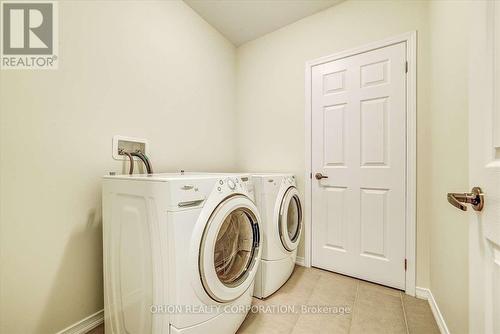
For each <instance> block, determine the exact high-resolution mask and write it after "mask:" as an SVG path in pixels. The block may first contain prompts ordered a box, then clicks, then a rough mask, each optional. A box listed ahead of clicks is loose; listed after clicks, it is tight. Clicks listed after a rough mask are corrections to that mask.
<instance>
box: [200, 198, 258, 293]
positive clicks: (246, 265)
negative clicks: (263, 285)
mask: <svg viewBox="0 0 500 334" xmlns="http://www.w3.org/2000/svg"><path fill="white" fill-rule="evenodd" d="M260 239H261V238H260V229H259V215H258V212H257V208H256V207H255V205H254V204H253V202H252V201H251V200H250V199H249V198H248V197H246V196H242V195H236V196H232V197H229V198H227V199H226V200H224V201H223V202H222V203H220V204H219V205H218V206H217V208H216V209H215V210H214V212H213V213H212V215H211V216H210V219H209V221H208V223H207V225H206V227H205V231H204V233H203V237H202V241H201V247H200V251H201V252H200V257H199V259H200V261H199V269H200V276H201V279H202V283H203V287H204V289H205V291H206V292H207V293H208V294H209V295H210V297H211V298H212V299H214V300H216V301H218V302H228V301H232V300H234V299H236V298H238V297H239V296H241V295H242V294H243V293H244V292H245V291H246V290H247V289H248V288H249V287H250V285H251V284H252V283H253V280H254V277H255V272H256V270H257V266H258V261H259V260H260Z"/></svg>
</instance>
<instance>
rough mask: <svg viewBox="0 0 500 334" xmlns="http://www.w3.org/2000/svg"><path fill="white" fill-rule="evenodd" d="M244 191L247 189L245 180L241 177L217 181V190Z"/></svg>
mask: <svg viewBox="0 0 500 334" xmlns="http://www.w3.org/2000/svg"><path fill="white" fill-rule="evenodd" d="M227 190H229V191H231V192H233V191H244V190H247V189H246V187H245V184H244V182H243V181H242V180H241V178H239V177H227V178H224V179H220V180H219V181H218V182H217V191H218V192H223V191H227Z"/></svg>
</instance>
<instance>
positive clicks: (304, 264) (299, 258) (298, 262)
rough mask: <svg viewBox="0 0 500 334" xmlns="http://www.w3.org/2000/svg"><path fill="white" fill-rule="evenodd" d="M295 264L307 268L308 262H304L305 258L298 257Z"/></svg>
mask: <svg viewBox="0 0 500 334" xmlns="http://www.w3.org/2000/svg"><path fill="white" fill-rule="evenodd" d="M295 264H296V265H298V266H302V267H305V266H306V262H305V261H304V258H303V257H302V256H297V257H296V258H295Z"/></svg>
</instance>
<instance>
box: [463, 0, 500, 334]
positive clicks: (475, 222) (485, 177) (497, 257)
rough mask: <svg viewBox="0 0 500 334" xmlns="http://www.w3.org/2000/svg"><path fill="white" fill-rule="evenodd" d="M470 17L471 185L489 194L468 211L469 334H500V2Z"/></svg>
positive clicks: (474, 6) (474, 9)
mask: <svg viewBox="0 0 500 334" xmlns="http://www.w3.org/2000/svg"><path fill="white" fill-rule="evenodd" d="M469 13H470V15H471V17H470V20H469V22H470V25H471V35H470V36H471V38H470V43H471V45H470V46H471V49H470V50H471V55H470V63H469V80H470V84H469V160H470V161H469V167H470V168H469V173H470V178H469V181H470V186H471V187H472V186H479V187H481V188H482V190H483V192H484V194H485V205H484V208H483V210H482V211H480V212H477V211H474V210H471V209H470V207H469V211H470V213H469V214H470V223H469V224H470V225H469V301H470V304H469V308H470V311H469V313H470V317H469V326H470V328H469V333H485V334H493V333H500V2H497V1H488V2H486V1H475V2H472V3H471V8H470V11H469ZM468 190H469V189H467V190H465V189H464V191H468ZM464 261H465V259H464Z"/></svg>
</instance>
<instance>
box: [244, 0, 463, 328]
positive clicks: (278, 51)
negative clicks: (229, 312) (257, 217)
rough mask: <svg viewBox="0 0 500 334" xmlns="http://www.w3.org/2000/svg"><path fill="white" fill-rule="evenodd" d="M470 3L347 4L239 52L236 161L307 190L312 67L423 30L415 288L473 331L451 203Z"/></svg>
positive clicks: (453, 322) (456, 183) (459, 227)
mask: <svg viewBox="0 0 500 334" xmlns="http://www.w3.org/2000/svg"><path fill="white" fill-rule="evenodd" d="M465 6H466V5H465V4H464V3H463V2H460V1H458V2H457V1H346V2H343V3H341V4H340V5H337V6H335V7H332V8H330V9H328V10H325V11H323V12H320V13H318V14H316V15H313V16H310V17H307V18H305V19H303V20H301V21H298V22H296V23H294V24H291V25H289V26H287V27H284V28H282V29H280V30H278V31H276V32H273V33H270V34H268V35H266V36H263V37H261V38H259V39H257V40H254V41H251V42H249V43H246V44H244V45H242V46H241V47H239V48H238V49H237V99H236V105H237V108H236V110H237V123H238V130H239V132H238V134H239V137H238V138H239V141H238V148H239V150H238V153H239V155H238V157H237V158H238V164H239V166H240V168H241V169H246V170H255V171H265V170H269V171H273V170H275V171H280V170H281V171H283V170H288V171H292V172H294V173H295V174H297V175H298V176H299V185H300V188H301V190H302V191H303V189H304V179H303V177H304V172H305V159H304V64H305V62H306V61H307V60H311V59H315V58H318V57H321V56H325V55H329V54H333V53H335V52H339V51H342V50H346V49H349V48H353V47H357V46H360V45H363V44H366V43H369V42H373V41H377V40H381V39H384V38H387V37H391V36H394V35H397V34H400V33H404V32H408V31H413V30H417V32H418V55H417V57H418V61H417V62H418V73H417V77H418V85H417V86H418V87H417V91H418V98H417V104H418V111H417V146H418V147H417V160H418V161H417V286H419V287H425V288H430V289H431V291H432V292H433V293H434V296H435V297H436V300H437V303H438V305H439V307H440V309H441V311H442V313H443V315H444V318H445V321H446V323H447V324H448V326H449V328H450V329H451V331H452V332H453V333H462V332H466V331H467V328H468V327H467V323H468V321H467V319H468V313H467V312H468V298H467V295H468V292H467V291H468V278H467V277H468V265H467V263H468V262H467V257H468V243H467V236H468V234H467V233H468V232H467V218H466V216H465V215H463V214H462V213H461V212H459V211H457V210H456V209H454V208H453V207H451V206H450V205H449V204H448V203H447V202H446V192H448V191H463V189H467V188H468V168H467V166H468V163H467V159H468V154H467V147H468V146H467V143H468V136H467V133H468V129H467V115H468V110H467V52H468V50H467V35H468V34H467V31H466V30H467V25H466V24H465V22H467V20H466V16H465V15H466V11H465ZM248 129H258V131H254V133H253V134H254V135H249V133H250V132H249V131H248ZM302 254H303V249H299V255H302Z"/></svg>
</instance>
